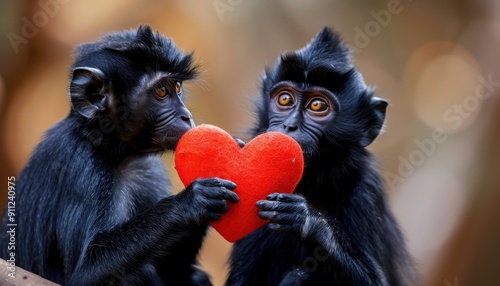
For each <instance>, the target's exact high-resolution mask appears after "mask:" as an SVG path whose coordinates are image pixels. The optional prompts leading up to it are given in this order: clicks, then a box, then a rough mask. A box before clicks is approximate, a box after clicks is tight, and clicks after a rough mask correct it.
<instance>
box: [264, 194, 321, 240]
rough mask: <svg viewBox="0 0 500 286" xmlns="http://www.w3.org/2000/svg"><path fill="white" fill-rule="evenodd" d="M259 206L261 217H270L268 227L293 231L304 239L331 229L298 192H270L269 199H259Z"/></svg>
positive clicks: (312, 237)
mask: <svg viewBox="0 0 500 286" xmlns="http://www.w3.org/2000/svg"><path fill="white" fill-rule="evenodd" d="M257 207H258V208H259V209H260V212H259V217H260V218H261V219H268V220H269V223H268V224H267V227H268V228H269V229H272V230H277V231H286V232H292V233H295V234H296V235H298V236H299V237H300V238H302V239H303V240H308V239H313V240H314V236H315V235H316V234H317V233H327V232H330V231H331V230H330V229H329V228H330V227H329V225H328V222H327V221H326V220H325V219H324V218H322V217H321V214H320V213H319V212H318V211H316V210H314V209H313V208H311V207H310V206H309V204H308V203H307V201H306V199H305V198H304V197H303V196H301V195H298V194H280V193H274V194H270V195H268V196H267V200H262V201H258V202H257ZM325 228H327V229H325Z"/></svg>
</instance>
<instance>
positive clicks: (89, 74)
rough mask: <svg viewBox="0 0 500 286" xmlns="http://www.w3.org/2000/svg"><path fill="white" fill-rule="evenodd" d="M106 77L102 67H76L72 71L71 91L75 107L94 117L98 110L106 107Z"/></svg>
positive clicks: (87, 115)
mask: <svg viewBox="0 0 500 286" xmlns="http://www.w3.org/2000/svg"><path fill="white" fill-rule="evenodd" d="M105 84H106V77H105V75H104V73H103V72H102V71H101V70H100V69H96V68H90V67H76V68H74V69H73V71H72V75H71V82H70V87H69V93H70V97H71V105H72V106H73V109H74V110H75V111H77V112H78V113H80V114H81V115H83V116H85V117H86V118H92V117H93V116H94V115H95V114H96V112H98V111H102V110H104V109H106V104H107V101H108V99H107V94H106V93H105V92H104V91H105Z"/></svg>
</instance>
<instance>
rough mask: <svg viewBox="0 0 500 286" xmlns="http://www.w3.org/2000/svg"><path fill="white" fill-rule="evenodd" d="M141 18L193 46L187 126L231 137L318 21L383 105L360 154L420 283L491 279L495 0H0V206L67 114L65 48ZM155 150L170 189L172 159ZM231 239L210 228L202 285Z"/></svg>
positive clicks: (495, 264) (498, 258) (495, 246)
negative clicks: (379, 128)
mask: <svg viewBox="0 0 500 286" xmlns="http://www.w3.org/2000/svg"><path fill="white" fill-rule="evenodd" d="M141 23H148V24H150V25H152V26H153V28H154V29H157V30H159V31H160V32H162V33H164V34H165V35H167V36H169V37H172V38H173V39H174V40H175V42H176V43H177V45H178V46H179V47H181V48H183V49H184V50H185V51H192V50H194V52H195V58H196V60H197V62H198V63H200V64H201V65H202V69H203V71H204V72H203V74H202V76H201V80H199V81H198V82H197V83H196V84H191V85H188V87H187V92H186V93H187V94H189V95H188V97H189V98H188V102H187V105H188V107H189V108H190V109H191V111H192V112H193V115H194V117H195V120H196V122H197V123H198V124H199V123H210V124H214V125H218V126H220V127H222V128H224V129H226V130H227V131H229V132H230V133H232V134H233V135H235V136H240V137H243V138H247V137H246V133H245V132H244V131H245V130H246V129H248V128H249V127H250V126H252V124H253V123H254V114H253V105H252V103H251V99H252V98H255V97H256V96H257V95H258V87H259V78H260V76H261V75H262V72H263V68H264V67H265V66H266V65H272V64H273V63H274V60H275V59H276V57H277V56H278V55H279V54H280V53H281V52H283V51H291V50H295V49H298V48H301V47H302V46H304V45H305V44H306V43H308V42H309V41H310V40H311V39H312V37H313V36H314V35H315V34H316V33H317V32H318V31H319V30H320V29H321V28H322V27H323V26H324V25H329V26H331V27H333V28H334V29H336V30H337V31H339V32H340V33H341V34H342V36H343V38H344V40H345V41H346V42H348V43H349V44H350V45H352V47H353V49H354V57H355V62H356V65H357V67H358V68H359V70H361V72H362V73H363V75H364V77H365V80H366V82H367V83H368V84H369V85H372V86H375V87H376V88H377V90H378V95H379V96H382V97H385V98H386V99H388V100H389V101H390V102H391V105H390V107H389V109H388V116H387V124H386V127H385V133H384V134H383V135H382V136H381V137H379V139H378V140H377V141H376V142H375V143H374V144H372V146H370V149H371V150H372V151H373V152H374V153H375V155H376V156H377V157H378V158H379V162H380V168H381V172H382V174H383V175H384V178H385V179H386V183H387V189H388V192H389V195H390V198H391V204H392V206H393V209H394V212H395V214H396V216H397V218H398V220H399V221H400V223H401V225H402V227H403V229H404V231H405V233H406V236H407V239H408V246H409V250H410V251H411V253H412V254H413V256H414V257H415V260H416V261H417V263H418V267H419V270H420V272H421V274H422V277H423V284H424V285H446V286H449V285H454V286H455V285H467V286H479V285H481V286H484V285H500V276H499V273H500V272H499V270H500V243H499V242H500V192H499V191H500V174H499V166H500V164H499V163H498V162H499V161H500V151H499V149H498V146H499V144H500V132H499V131H500V130H499V127H500V125H499V122H500V113H499V111H500V100H499V99H498V96H499V94H500V72H499V69H500V61H499V56H500V2H498V1H494V0H475V1H473V0H456V1H452V0H439V1H435V0H413V1H411V0H399V1H398V0H376V1H375V0H372V1H360V0H349V1H347V0H345V1H319V0H318V1H301V0H294V1H284V0H280V1H265V0H253V1H250V0H205V1H160V0H155V1H136V0H107V1H98V0H85V1H84V0H40V1H9V0H0V120H1V121H0V134H1V135H0V136H1V140H0V164H1V166H0V185H2V186H3V187H0V193H1V201H0V203H1V204H2V205H3V204H4V201H5V193H6V189H7V177H8V176H10V175H18V174H19V172H20V170H21V168H22V167H23V165H24V164H25V163H26V160H27V159H28V157H29V155H30V152H31V151H32V150H33V148H34V146H35V145H36V144H37V142H39V141H40V139H41V137H42V136H43V133H44V131H45V130H46V129H47V128H49V127H50V126H52V125H53V124H54V123H56V122H57V121H59V120H61V119H63V118H64V117H65V116H66V115H67V113H68V110H69V102H68V98H67V81H68V74H69V65H70V63H71V60H72V57H71V51H72V49H73V48H74V46H75V45H76V44H78V43H83V42H87V41H93V40H97V39H98V38H99V36H100V35H101V34H102V33H105V32H109V31H113V30H123V29H130V28H134V27H137V26H138V25H139V24H141ZM28 26H32V27H31V28H30V27H28ZM33 27H34V28H33ZM164 158H165V165H166V166H167V168H168V169H169V174H170V177H171V178H172V180H173V182H174V185H175V186H174V188H175V190H177V191H178V190H180V189H181V188H182V186H181V184H180V182H179V180H178V178H177V175H176V173H175V170H174V168H173V156H172V155H166V156H165V157H164ZM2 181H3V183H1V182H2ZM2 247H3V246H2ZM230 247H231V245H230V244H229V243H228V242H226V241H225V240H224V239H223V238H221V237H220V236H219V235H218V234H217V233H216V232H215V231H210V233H209V235H208V238H207V240H206V242H205V244H204V247H203V250H202V251H201V254H200V260H201V263H202V265H203V267H204V269H206V270H207V271H208V272H209V273H210V274H211V275H212V277H213V282H214V284H215V285H222V284H223V281H224V278H225V276H226V274H227V267H226V266H227V265H226V260H227V257H228V253H229V251H230Z"/></svg>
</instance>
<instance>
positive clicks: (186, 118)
mask: <svg viewBox="0 0 500 286" xmlns="http://www.w3.org/2000/svg"><path fill="white" fill-rule="evenodd" d="M181 120H182V121H184V122H186V123H188V124H189V125H190V127H191V128H194V127H195V126H196V125H195V124H194V121H193V116H192V115H191V113H187V114H181Z"/></svg>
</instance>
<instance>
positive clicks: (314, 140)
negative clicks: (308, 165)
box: [268, 81, 339, 157]
mask: <svg viewBox="0 0 500 286" xmlns="http://www.w3.org/2000/svg"><path fill="white" fill-rule="evenodd" d="M269 104H270V106H269V128H268V131H278V132H282V133H285V134H287V135H289V136H291V137H292V138H294V139H295V140H296V141H297V142H298V143H299V144H300V145H301V147H302V149H303V151H304V155H306V157H308V156H311V155H313V154H314V153H317V152H318V147H319V146H320V144H321V142H322V140H323V138H324V137H325V136H328V132H327V131H328V126H329V125H331V124H333V121H334V120H335V117H336V114H337V112H338V108H339V101H338V99H337V98H336V97H335V95H334V94H333V93H332V92H330V91H329V90H327V89H325V88H322V87H318V86H311V85H309V86H307V87H304V88H301V87H299V86H298V85H297V84H295V83H293V82H291V81H282V82H279V83H278V84H276V85H275V86H274V87H273V88H272V89H271V94H270V101H269Z"/></svg>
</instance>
